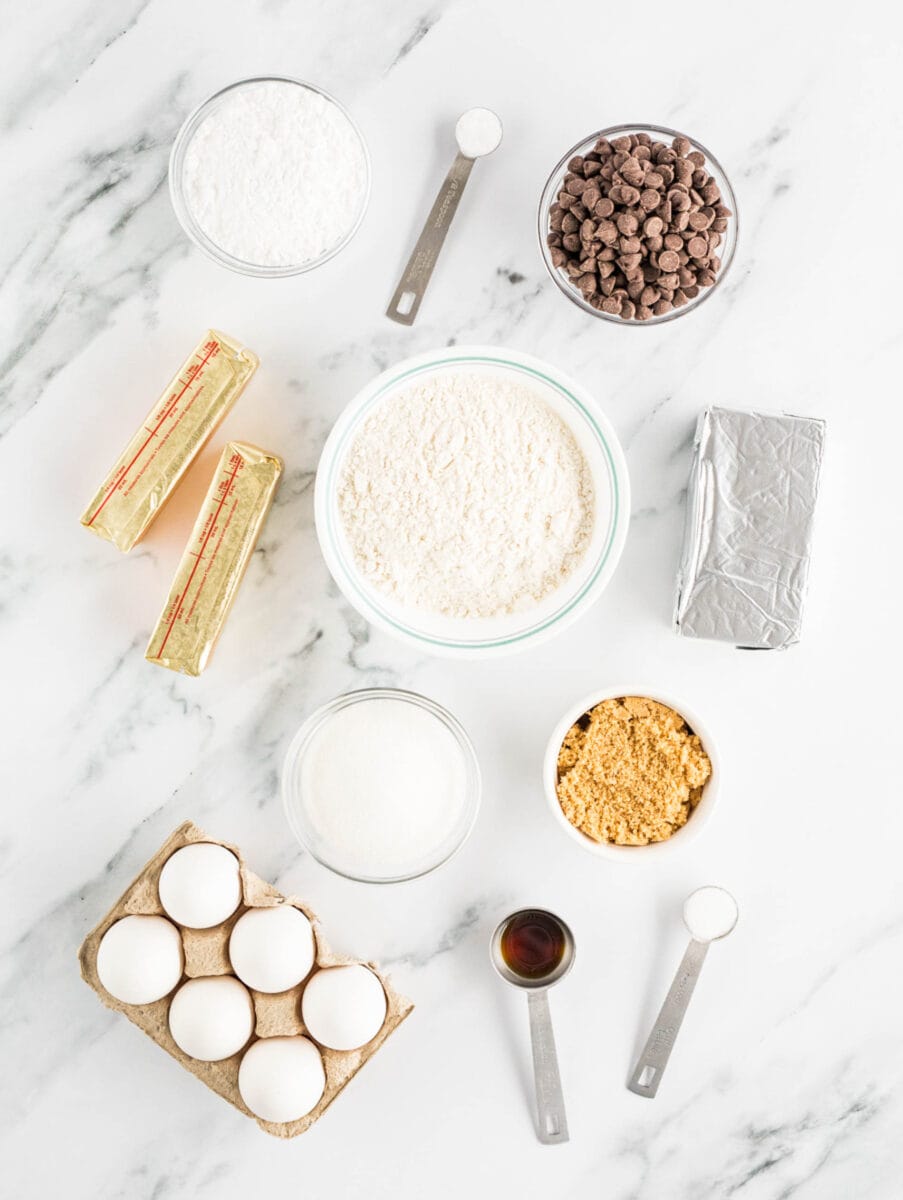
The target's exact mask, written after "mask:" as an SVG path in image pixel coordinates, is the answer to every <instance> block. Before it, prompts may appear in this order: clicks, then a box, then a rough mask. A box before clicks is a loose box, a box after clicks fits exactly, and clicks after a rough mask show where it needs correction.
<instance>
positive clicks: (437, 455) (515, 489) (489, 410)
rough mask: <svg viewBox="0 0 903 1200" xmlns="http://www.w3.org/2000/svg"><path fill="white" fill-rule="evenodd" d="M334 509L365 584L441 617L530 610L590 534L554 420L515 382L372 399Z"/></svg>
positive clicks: (585, 495)
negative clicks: (372, 407)
mask: <svg viewBox="0 0 903 1200" xmlns="http://www.w3.org/2000/svg"><path fill="white" fill-rule="evenodd" d="M338 503H339V510H340V513H341V518H342V522H343V525H344V528H345V533H346V535H347V538H348V542H349V544H350V547H351V550H352V553H353V555H354V559H355V562H356V564H357V566H358V568H359V569H360V571H361V573H362V574H363V576H364V577H365V579H366V580H367V581H368V582H369V583H370V584H371V585H372V586H373V587H375V588H377V589H378V590H379V591H381V592H383V593H385V594H386V595H388V596H390V597H392V599H393V600H396V601H398V602H399V603H401V604H402V605H405V606H409V607H412V608H417V609H421V610H425V611H428V612H431V613H436V614H441V615H442V616H446V617H458V618H472V617H493V616H499V615H501V614H504V613H513V612H521V611H524V610H525V609H528V608H530V607H533V606H535V605H537V604H539V603H540V602H541V601H542V600H543V599H544V598H545V597H546V596H547V595H549V593H551V592H553V591H554V590H555V589H556V588H559V587H560V586H561V585H562V583H564V581H565V580H566V579H567V578H568V576H569V575H570V574H571V573H572V571H573V570H574V569H575V567H576V566H577V564H578V563H579V562H580V560H581V558H582V556H583V554H584V553H585V551H586V548H587V546H588V544H589V540H590V536H591V533H592V526H593V486H592V477H591V474H590V470H589V467H588V465H587V462H586V460H585V458H584V456H583V453H582V451H581V449H580V447H579V446H578V444H577V441H576V439H575V437H574V435H573V433H572V432H571V430H570V429H569V428H568V426H567V425H566V424H565V422H564V421H563V420H562V419H561V417H560V416H559V415H558V414H557V413H556V412H554V411H553V409H552V408H551V407H550V406H549V405H548V404H547V403H546V402H545V401H544V400H543V399H542V397H541V396H539V395H538V394H537V393H536V392H534V391H533V390H531V389H530V388H529V387H528V386H526V385H525V384H523V383H521V382H520V381H518V380H517V379H516V378H508V377H504V376H490V377H487V376H480V375H475V374H470V373H465V372H456V373H455V372H452V373H448V374H444V375H439V376H434V377H433V378H431V379H429V380H427V381H425V382H422V383H418V384H415V385H413V386H412V387H410V388H407V389H406V390H403V391H400V392H397V393H395V394H394V395H389V396H388V397H386V398H385V399H384V400H382V401H381V402H380V403H379V404H378V406H377V408H376V409H375V411H374V412H373V413H372V415H371V416H369V417H368V418H367V420H366V421H365V422H364V423H363V425H362V427H361V429H360V431H359V433H358V434H357V437H356V438H355V441H354V443H353V445H352V446H351V449H350V451H349V453H348V457H347V460H346V462H345V464H344V469H343V471H342V476H341V479H340V482H339V494H338Z"/></svg>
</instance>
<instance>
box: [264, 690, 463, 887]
mask: <svg viewBox="0 0 903 1200" xmlns="http://www.w3.org/2000/svg"><path fill="white" fill-rule="evenodd" d="M386 699H389V700H400V701H403V702H405V703H407V704H413V705H416V706H417V707H418V708H421V709H424V710H425V711H426V712H428V713H431V714H432V715H433V716H434V717H436V719H437V720H438V721H440V722H441V723H442V725H444V726H445V728H446V729H447V730H448V731H449V733H450V734H451V735H452V737H453V738H454V740H455V742H456V743H457V745H458V748H459V749H460V751H461V758H462V762H463V765H464V771H465V792H464V799H463V802H462V804H461V811H460V813H459V814H458V816H457V818H456V820H455V823H454V826H453V828H452V829H451V830H450V832H449V833H448V835H447V836H446V837H445V838H444V839H443V841H442V842H441V843H439V844H437V845H436V846H435V848H434V849H433V850H432V852H431V853H430V854H428V855H426V856H424V857H423V858H422V860H420V861H418V862H412V863H410V865H409V867H408V869H406V870H405V871H404V872H403V873H401V874H394V875H381V874H379V873H378V872H373V873H370V874H367V873H365V872H362V871H359V870H356V869H349V868H348V865H347V864H345V863H343V862H342V861H341V855H340V853H338V852H337V851H336V849H335V848H334V847H330V846H329V845H327V844H326V842H325V841H324V840H323V838H322V837H321V835H320V833H319V832H318V830H317V829H316V828H315V826H314V824H313V822H312V821H311V820H310V817H309V815H308V813H307V811H306V807H305V803H304V788H303V783H302V779H303V775H302V772H303V765H304V756H305V753H306V752H307V750H308V748H309V747H310V744H311V741H312V739H313V737H314V735H315V734H316V732H317V731H318V730H319V729H320V728H321V727H322V725H323V724H324V723H325V722H326V721H328V720H329V719H330V717H332V716H333V715H334V714H335V713H337V712H339V711H341V710H342V709H344V708H348V707H349V706H351V705H353V704H366V703H367V702H368V701H371V700H386ZM480 796H481V781H480V766H479V763H478V761H477V756H476V751H475V750H474V748H473V743H472V742H471V740H470V738H469V737H468V736H467V733H466V732H465V730H464V727H463V726H462V725H461V723H460V722H459V721H457V720H456V719H455V718H454V717H453V716H452V715H451V713H450V712H448V711H447V710H446V709H444V708H442V706H441V705H439V704H436V703H435V702H434V701H432V700H428V699H427V698H426V697H425V696H420V695H418V694H417V693H416V692H406V691H402V690H400V689H398V688H364V689H362V690H360V691H357V692H347V693H346V694H345V695H344V696H337V697H336V699H335V700H331V701H330V702H329V703H328V704H324V705H323V706H322V708H318V709H317V711H316V712H315V713H313V714H312V715H311V716H310V717H308V718H307V720H306V721H305V722H304V724H303V725H302V726H301V728H300V729H299V730H298V732H297V733H296V734H295V736H294V738H293V739H292V743H291V745H290V746H289V748H288V753H287V754H286V756H285V763H284V765H283V768H282V803H283V807H284V809H285V815H286V818H287V820H288V823H289V826H290V828H291V831H292V833H293V834H294V835H295V837H296V838H297V840H298V841H299V842H300V843H301V845H302V846H303V847H304V848H305V849H306V850H307V851H308V852H309V853H310V854H312V855H313V857H314V858H315V859H316V860H317V862H319V863H321V864H322V865H323V866H324V867H328V868H329V870H330V871H334V872H335V873H336V874H337V875H343V876H344V877H345V878H346V879H354V880H356V881H357V882H359V883H401V882H402V881H404V880H407V879H417V878H418V877H419V876H421V875H426V874H428V873H429V872H430V871H435V870H436V868H437V867H441V866H442V865H443V863H447V862H448V860H449V859H450V858H451V857H452V856H453V855H454V854H456V853H457V852H458V850H460V849H461V847H462V846H463V845H464V843H465V842H466V841H467V838H468V836H469V835H470V831H471V830H472V829H473V826H474V823H475V821H476V819H477V813H478V812H479V809H480Z"/></svg>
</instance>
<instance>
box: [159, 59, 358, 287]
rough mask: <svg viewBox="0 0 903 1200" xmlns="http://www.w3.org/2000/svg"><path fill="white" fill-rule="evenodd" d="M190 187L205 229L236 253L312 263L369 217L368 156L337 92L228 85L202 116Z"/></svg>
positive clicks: (272, 83) (280, 84)
mask: <svg viewBox="0 0 903 1200" xmlns="http://www.w3.org/2000/svg"><path fill="white" fill-rule="evenodd" d="M182 189H183V192H184V196H185V201H186V204H187V205H188V208H189V209H190V211H191V213H192V215H193V216H194V219H195V221H197V223H198V225H199V226H200V228H201V229H202V230H203V232H204V233H205V234H206V235H207V237H208V238H210V240H211V241H212V242H215V243H216V245H217V246H219V247H220V248H221V249H222V250H225V251H226V252H227V253H228V254H231V255H232V256H233V257H234V258H238V259H241V260H242V261H243V262H247V263H253V264H254V265H256V266H267V267H285V266H302V265H303V264H304V263H307V262H310V261H311V260H312V259H316V258H319V257H320V256H321V255H323V254H325V253H326V252H327V251H329V250H332V249H333V248H334V247H335V246H337V245H338V244H339V242H341V241H342V239H343V238H344V237H345V236H346V234H348V233H349V232H350V230H351V229H352V227H353V226H354V224H355V222H356V221H357V219H358V217H359V216H360V213H361V209H362V207H363V204H364V200H365V196H366V189H367V160H366V154H365V151H364V147H363V143H362V142H361V139H360V137H359V136H358V133H357V131H356V130H355V128H354V126H353V125H352V124H351V122H350V121H349V119H348V118H347V117H346V116H345V114H344V113H343V112H342V110H341V109H340V108H339V107H338V105H336V104H333V102H332V101H331V100H328V99H327V98H326V97H325V96H323V95H321V94H320V93H319V92H316V91H313V90H312V89H311V88H308V87H302V86H299V85H298V84H296V83H291V82H286V81H280V80H260V81H259V82H255V83H249V84H246V85H244V86H242V87H238V88H236V89H235V90H234V91H231V92H227V93H226V94H225V96H223V98H222V99H221V100H220V102H219V103H218V104H217V105H216V106H215V107H214V108H213V110H212V111H211V113H210V114H209V116H207V117H206V118H205V119H204V120H203V121H202V123H201V125H200V126H199V127H198V129H197V131H196V133H195V134H194V136H193V137H192V139H191V141H190V142H189V144H188V148H187V150H186V152H185V159H184V164H183V167H182Z"/></svg>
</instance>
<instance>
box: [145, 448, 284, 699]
mask: <svg viewBox="0 0 903 1200" xmlns="http://www.w3.org/2000/svg"><path fill="white" fill-rule="evenodd" d="M281 474H282V461H281V460H280V459H278V458H276V457H274V456H273V455H272V454H267V453H265V451H263V450H258V449H257V447H256V446H249V445H246V444H245V443H244V442H229V444H228V445H227V446H226V448H225V450H224V451H223V456H222V458H221V459H220V461H219V466H218V467H217V468H216V473H215V475H214V476H213V482H212V483H211V485H210V490H209V491H208V492H207V496H206V498H205V500H204V504H203V506H202V508H201V511H200V514H199V515H198V519H197V521H196V522H195V525H194V529H193V531H192V534H191V539H190V541H189V543H188V545H187V546H186V548H185V553H184V554H183V555H182V561H181V562H180V563H179V569H178V571H177V572H176V577H175V579H174V580H173V585H172V590H171V591H170V594H169V600H168V601H167V602H166V607H165V608H164V610H163V615H162V616H161V617H160V620H159V621H158V622H157V627H156V629H155V630H154V632H153V634H152V635H151V639H150V642H149V643H148V646H147V650H146V652H145V655H144V657H145V658H146V659H147V660H148V662H152V663H157V664H158V666H161V667H169V669H170V670H171V671H182V672H183V673H184V674H186V675H200V673H201V672H202V671H203V669H204V667H205V666H206V665H207V661H208V659H209V658H210V655H211V653H212V651H213V647H214V645H215V644H216V640H217V638H218V637H219V635H220V633H221V632H222V628H223V625H224V624H225V623H226V617H227V616H228V614H229V609H230V608H231V607H232V602H233V600H234V599H235V595H236V593H237V591H238V586H239V584H240V583H241V580H242V577H243V575H244V573H245V570H246V568H247V566H248V563H249V562H250V559H251V555H252V553H253V552H254V546H255V544H256V542H257V537H258V535H259V533H260V531H261V529H262V528H263V523H264V521H265V520H266V515H267V513H268V512H269V510H270V505H271V504H272V502H273V495H274V493H275V491H276V484H277V483H278V482H279V476H280V475H281Z"/></svg>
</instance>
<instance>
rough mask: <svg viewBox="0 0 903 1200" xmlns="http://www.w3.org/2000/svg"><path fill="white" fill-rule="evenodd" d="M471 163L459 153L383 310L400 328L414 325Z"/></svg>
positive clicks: (472, 162)
mask: <svg viewBox="0 0 903 1200" xmlns="http://www.w3.org/2000/svg"><path fill="white" fill-rule="evenodd" d="M473 164H474V159H472V158H467V157H466V156H465V155H463V154H458V156H457V158H456V159H455V161H454V162H453V163H452V167H451V170H450V171H449V173H448V174H447V175H446V177H445V182H444V183H443V184H442V187H441V188H440V189H439V195H438V196H437V197H436V200H435V203H434V204H433V207H432V208H431V209H430V215H429V216H428V217H427V219H426V224H425V225H424V227H423V232H422V233H421V235H420V237H419V238H418V239H417V245H416V246H415V247H414V251H413V253H412V254H411V257H410V258H409V259H408V265H407V266H406V267H405V269H404V274H403V275H402V277H401V282H400V283H399V285H398V287H397V288H396V289H395V295H394V296H393V297H392V302H391V303H390V305H389V307H388V308H387V309H386V316H387V317H391V319H392V320H393V321H398V322H399V324H401V325H413V324H414V318H415V317H416V316H417V310H418V309H419V308H420V302H421V300H422V299H423V294H424V292H425V291H426V285H427V284H428V283H429V281H430V276H431V275H432V273H433V267H435V265H436V259H437V258H438V257H439V251H440V250H441V249H442V246H443V244H444V242H445V235H446V234H447V233H448V229H449V226H450V225H451V223H452V218H453V217H454V215H455V212H456V211H457V208H458V202H459V201H460V199H461V194H462V192H463V191H464V185H465V184H466V183H467V180H468V179H469V178H470V172H471V170H472V168H473Z"/></svg>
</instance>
